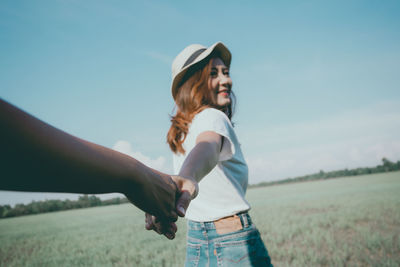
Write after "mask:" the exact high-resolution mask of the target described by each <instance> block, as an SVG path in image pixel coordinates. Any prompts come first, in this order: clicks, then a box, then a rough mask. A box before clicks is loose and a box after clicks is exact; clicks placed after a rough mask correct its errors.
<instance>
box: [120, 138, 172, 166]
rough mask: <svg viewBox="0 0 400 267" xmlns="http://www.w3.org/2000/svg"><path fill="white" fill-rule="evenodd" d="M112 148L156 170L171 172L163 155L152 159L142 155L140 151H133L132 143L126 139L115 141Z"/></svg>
mask: <svg viewBox="0 0 400 267" xmlns="http://www.w3.org/2000/svg"><path fill="white" fill-rule="evenodd" d="M113 149H114V150H116V151H118V152H121V153H124V154H126V155H128V156H131V157H133V158H135V159H137V160H138V161H140V162H142V163H143V164H145V165H147V166H149V167H151V168H153V169H156V170H158V171H162V172H165V173H171V171H172V169H171V167H168V166H167V160H166V158H165V157H162V156H160V157H158V158H156V159H152V158H150V157H148V156H146V155H143V154H142V153H141V152H135V151H133V149H132V145H131V144H130V143H129V142H128V141H124V140H119V141H117V142H116V143H115V144H114V146H113Z"/></svg>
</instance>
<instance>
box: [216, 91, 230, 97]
mask: <svg viewBox="0 0 400 267" xmlns="http://www.w3.org/2000/svg"><path fill="white" fill-rule="evenodd" d="M218 94H219V95H223V96H228V95H229V91H228V90H221V91H219V92H218Z"/></svg>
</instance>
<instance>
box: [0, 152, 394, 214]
mask: <svg viewBox="0 0 400 267" xmlns="http://www.w3.org/2000/svg"><path fill="white" fill-rule="evenodd" d="M399 170H400V160H399V161H397V162H391V161H390V160H388V159H386V158H383V159H382V165H378V166H376V167H364V168H356V169H351V170H349V169H344V170H338V171H330V172H324V171H323V170H321V171H320V172H318V173H314V174H310V175H304V176H300V177H295V178H287V179H284V180H279V181H272V182H261V183H258V184H254V185H249V187H250V188H251V187H261V186H269V185H276V184H284V183H293V182H303V181H312V180H323V179H331V178H337V177H345V176H356V175H365V174H372V173H382V172H392V171H399ZM128 202H129V201H128V199H127V198H120V197H116V198H112V199H107V200H101V199H100V198H99V197H96V196H95V195H83V196H79V198H78V200H69V199H66V200H57V199H54V200H44V201H32V202H31V203H29V204H26V205H25V204H17V205H15V206H14V207H11V206H10V205H3V206H2V205H0V218H9V217H16V216H22V215H29V214H39V213H45V212H53V211H62V210H70V209H80V208H89V207H97V206H107V205H117V204H122V203H128Z"/></svg>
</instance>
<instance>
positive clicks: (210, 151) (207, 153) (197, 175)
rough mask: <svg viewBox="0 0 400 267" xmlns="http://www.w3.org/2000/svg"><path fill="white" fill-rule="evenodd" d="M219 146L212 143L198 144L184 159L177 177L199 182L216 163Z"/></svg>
mask: <svg viewBox="0 0 400 267" xmlns="http://www.w3.org/2000/svg"><path fill="white" fill-rule="evenodd" d="M218 157H219V146H218V144H217V143H214V142H199V143H198V144H197V145H196V146H195V147H194V148H193V149H192V151H191V152H190V153H189V155H188V156H187V157H186V159H185V161H184V163H183V165H182V168H181V170H180V172H179V175H180V176H182V177H187V178H190V179H193V180H195V181H196V182H199V181H200V180H201V179H202V178H203V177H204V176H206V175H207V174H208V173H209V172H210V171H211V170H212V169H213V168H214V167H215V166H216V165H217V163H218Z"/></svg>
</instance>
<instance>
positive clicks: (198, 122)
mask: <svg viewBox="0 0 400 267" xmlns="http://www.w3.org/2000/svg"><path fill="white" fill-rule="evenodd" d="M190 131H192V134H193V135H194V137H195V138H197V136H198V135H199V134H201V133H203V132H208V131H211V132H215V133H217V134H219V135H221V136H222V137H223V145H222V149H221V152H220V155H219V161H225V160H229V159H230V158H232V156H233V155H234V154H235V146H234V143H233V142H232V139H233V138H234V132H233V127H232V124H231V122H230V120H229V118H228V117H227V116H226V115H225V114H224V113H223V112H222V111H220V110H217V109H213V108H208V109H205V110H203V111H202V112H200V113H199V114H197V115H196V117H195V118H194V120H193V122H192V125H191V128H190Z"/></svg>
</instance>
